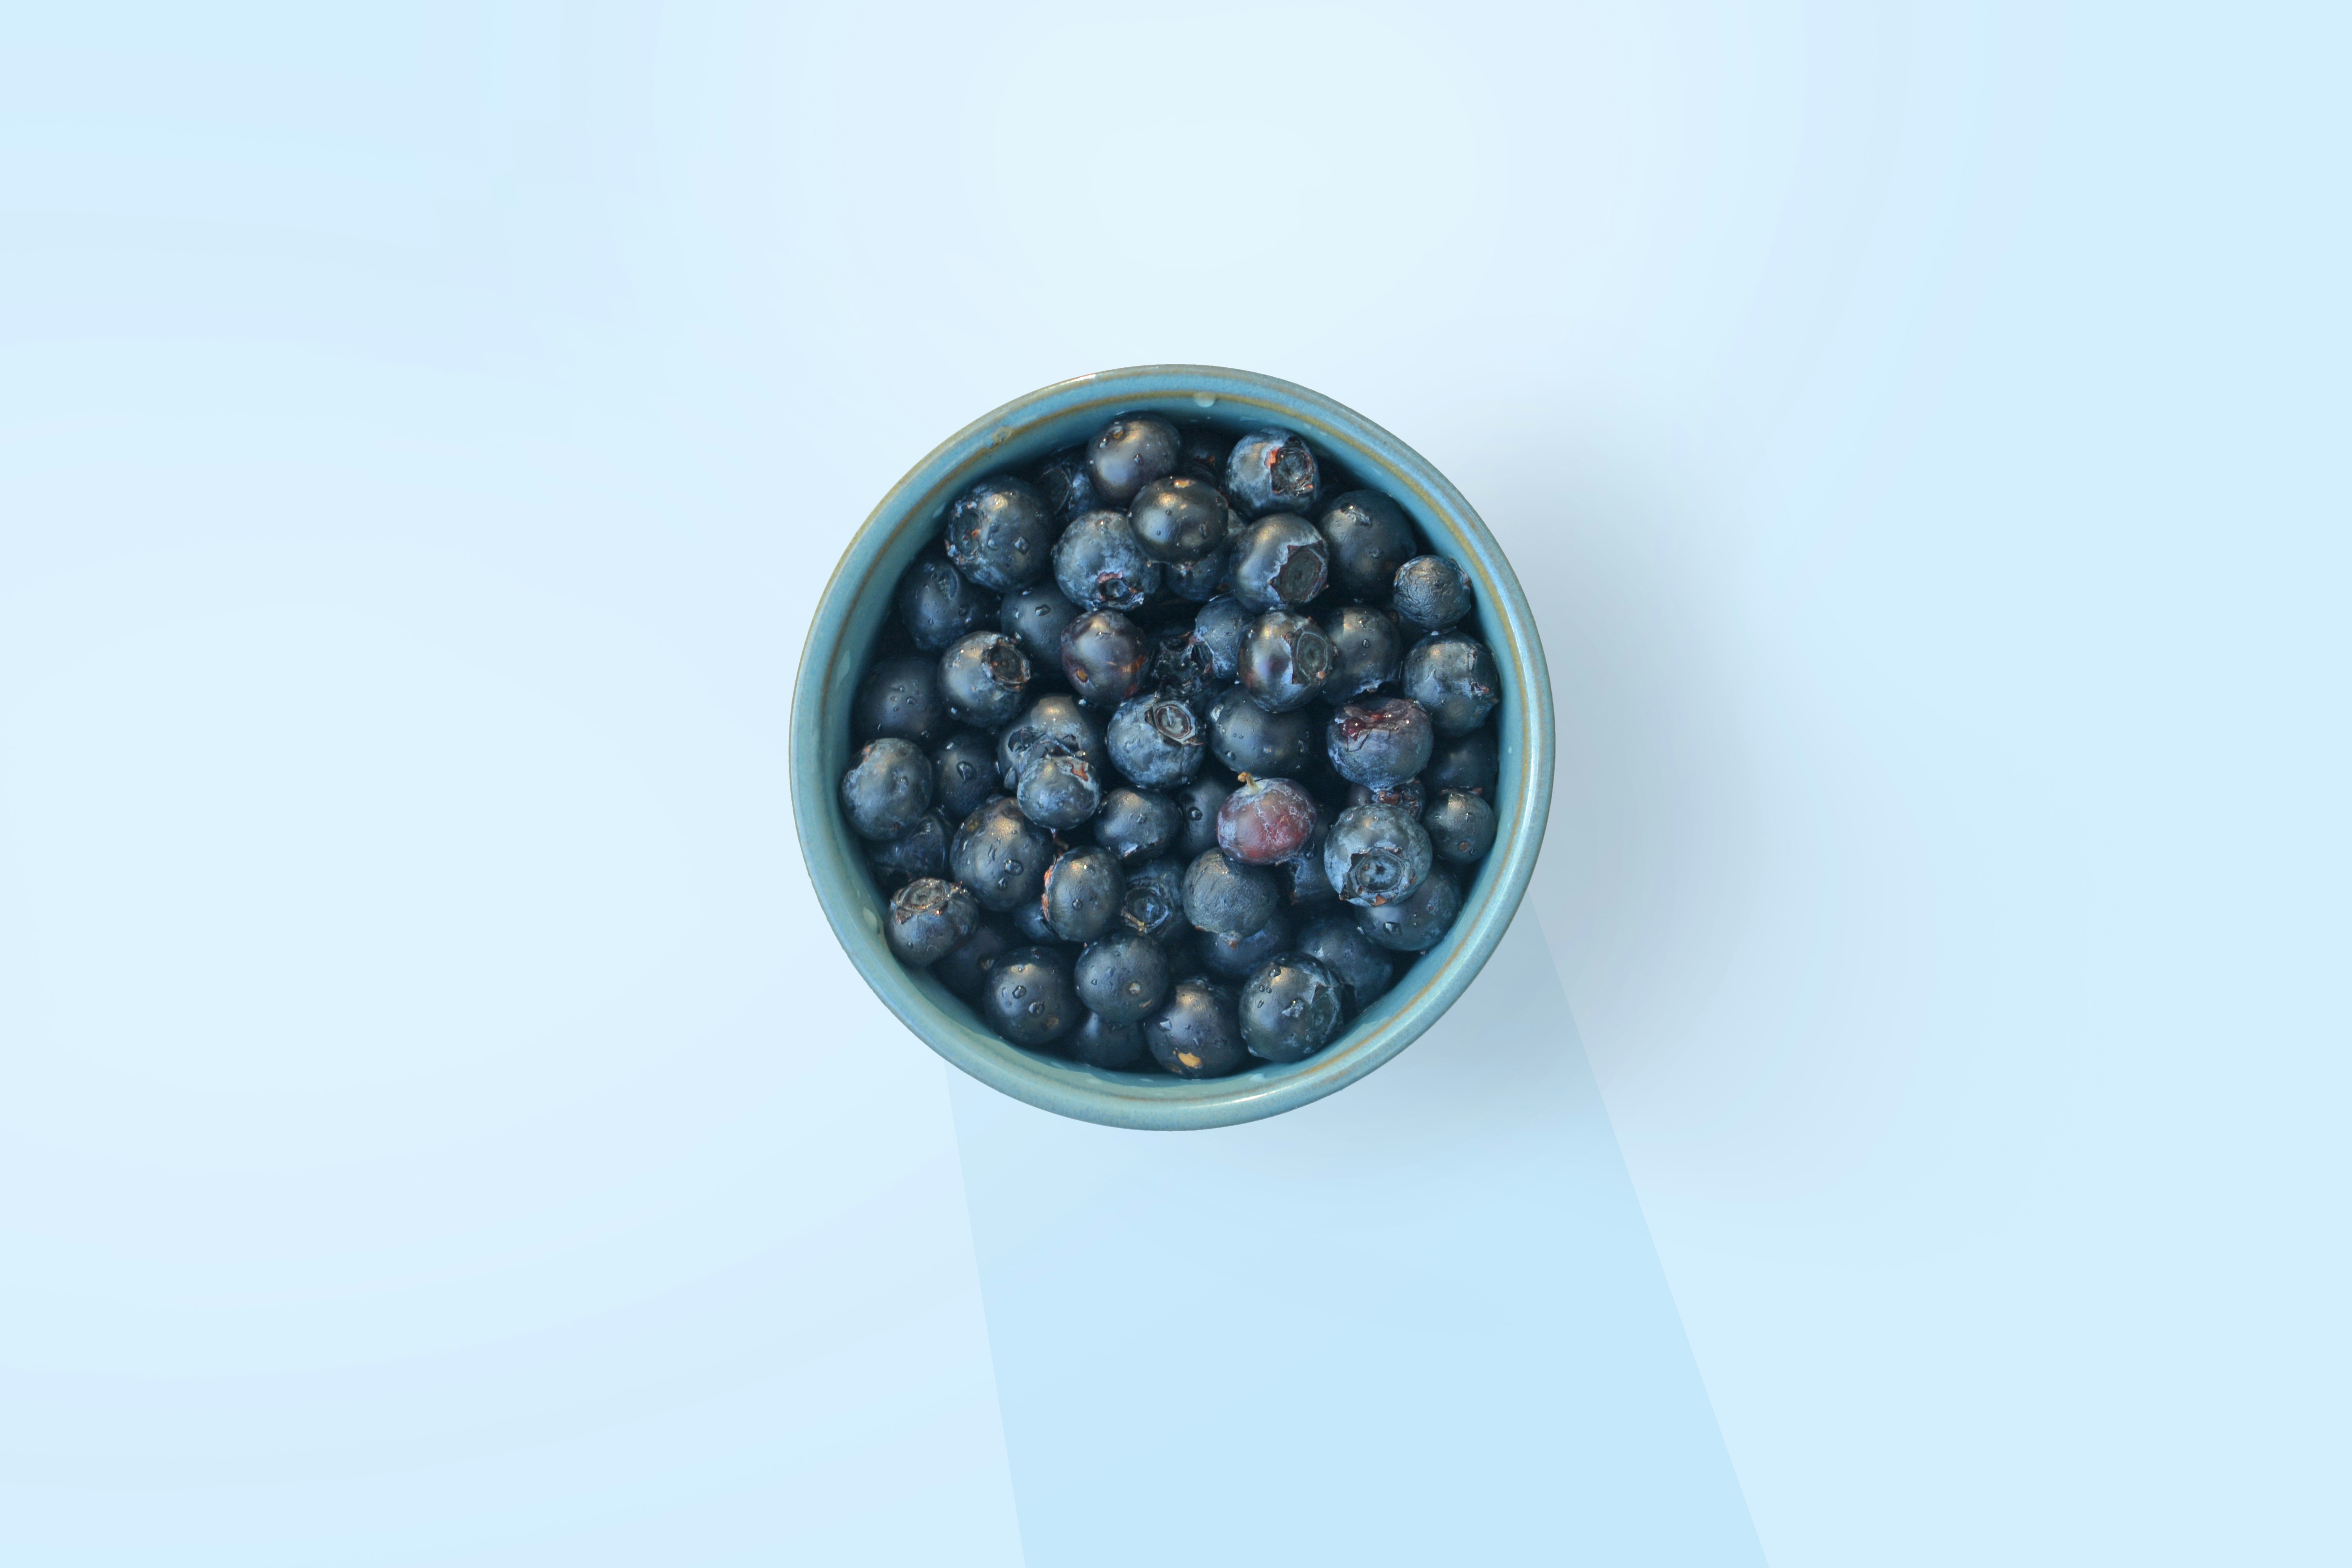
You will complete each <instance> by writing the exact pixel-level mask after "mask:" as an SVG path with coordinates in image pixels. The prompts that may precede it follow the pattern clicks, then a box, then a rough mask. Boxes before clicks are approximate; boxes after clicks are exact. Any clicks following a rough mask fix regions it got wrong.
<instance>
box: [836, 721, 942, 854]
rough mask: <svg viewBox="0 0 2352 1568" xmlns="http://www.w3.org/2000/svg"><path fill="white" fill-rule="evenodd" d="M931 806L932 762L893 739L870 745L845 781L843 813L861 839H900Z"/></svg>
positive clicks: (914, 748) (910, 744) (911, 744)
mask: <svg viewBox="0 0 2352 1568" xmlns="http://www.w3.org/2000/svg"><path fill="white" fill-rule="evenodd" d="M930 805H931V760H930V759H929V757H927V756H925V755H923V752H922V748H921V747H919V746H918V745H916V744H915V743H914V742H912V741H901V740H899V739H898V738H896V737H895V736H886V737H884V738H883V739H882V740H879V741H876V742H871V743H870V744H868V745H867V746H866V748H865V749H864V750H863V751H861V752H858V753H857V759H856V762H854V763H851V764H850V768H849V772H847V773H845V774H843V775H842V779H841V809H842V812H843V814H844V815H845V816H847V817H848V818H849V826H851V827H852V828H854V829H856V833H857V836H858V837H860V838H873V839H890V838H896V837H898V836H899V835H900V834H903V833H905V832H906V831H907V830H908V828H910V827H912V826H915V823H916V820H917V819H918V818H919V817H920V816H922V815H923V813H924V812H926V811H928V810H929V809H930Z"/></svg>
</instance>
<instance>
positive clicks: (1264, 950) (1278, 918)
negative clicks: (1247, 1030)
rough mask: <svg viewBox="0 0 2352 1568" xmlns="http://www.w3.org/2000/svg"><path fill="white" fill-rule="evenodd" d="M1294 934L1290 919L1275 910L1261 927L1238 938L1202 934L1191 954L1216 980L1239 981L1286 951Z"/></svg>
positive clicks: (1245, 932)
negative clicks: (1277, 954) (1193, 954)
mask: <svg viewBox="0 0 2352 1568" xmlns="http://www.w3.org/2000/svg"><path fill="white" fill-rule="evenodd" d="M1296 934H1297V933H1296V932H1295V931H1293V929H1292V927H1291V923H1290V917H1289V916H1288V915H1286V914H1284V913H1283V912H1282V911H1281V910H1275V911H1274V913H1273V915H1272V916H1270V917H1269V918H1268V919H1267V921H1266V922H1265V924H1264V925H1262V926H1260V927H1258V928H1257V930H1255V931H1244V933H1243V934H1241V935H1240V936H1215V935H1212V934H1209V933H1207V932H1202V934H1201V935H1200V936H1199V937H1198V938H1197V939H1196V940H1195V942H1194V944H1193V952H1194V953H1195V954H1196V955H1197V956H1198V957H1199V959H1200V962H1201V967H1202V968H1203V969H1205V970H1207V971H1208V972H1209V973H1212V974H1213V975H1215V976H1216V977H1217V978H1219V979H1220V980H1232V981H1242V980H1246V979H1248V978H1249V977H1250V973H1251V971H1253V970H1255V969H1256V968H1257V966H1258V965H1259V964H1261V963H1265V961H1266V960H1267V959H1269V958H1272V957H1273V956H1274V955H1275V954H1276V953H1278V952H1287V951H1288V950H1289V947H1290V943H1291V939H1292V938H1293V937H1294V936H1295V935H1296Z"/></svg>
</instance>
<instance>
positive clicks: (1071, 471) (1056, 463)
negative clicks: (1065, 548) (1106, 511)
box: [1036, 447, 1103, 525]
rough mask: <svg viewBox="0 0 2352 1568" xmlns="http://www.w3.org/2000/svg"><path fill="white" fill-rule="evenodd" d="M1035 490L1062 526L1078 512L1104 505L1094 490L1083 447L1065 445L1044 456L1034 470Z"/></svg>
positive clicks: (1092, 474) (1046, 509) (1051, 515)
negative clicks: (1039, 465)
mask: <svg viewBox="0 0 2352 1568" xmlns="http://www.w3.org/2000/svg"><path fill="white" fill-rule="evenodd" d="M1036 490H1037V494H1038V496H1039V497H1040V498H1041V499H1042V500H1044V501H1045V512H1046V515H1047V516H1049V517H1051V518H1052V519H1053V520H1054V521H1055V522H1057V523H1062V524H1065V525H1066V524H1067V523H1068V522H1069V521H1070V519H1072V518H1074V517H1076V516H1077V515H1078V514H1079V513H1080V512H1085V511H1092V510H1095V509H1096V508H1097V507H1099V506H1100V505H1102V504H1103V503H1102V501H1101V500H1099V499H1098V494H1097V491H1096V489H1095V470H1094V466H1093V465H1092V464H1090V463H1088V462H1087V449H1086V448H1085V447H1066V448H1065V449H1064V450H1062V451H1059V452H1056V453H1055V454H1054V455H1053V456H1052V457H1050V458H1046V459H1045V465H1044V466H1043V467H1041V468H1039V469H1038V470H1037V484H1036Z"/></svg>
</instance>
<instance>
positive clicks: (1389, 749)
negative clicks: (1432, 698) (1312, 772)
mask: <svg viewBox="0 0 2352 1568" xmlns="http://www.w3.org/2000/svg"><path fill="white" fill-rule="evenodd" d="M1324 742H1325V746H1326V749H1327V750H1328V752H1329V755H1330V758H1331V765H1332V767H1334V768H1336V769H1338V770H1339V776H1340V777H1341V778H1343V779H1346V780H1347V781H1348V782H1349V784H1362V785H1363V786H1364V787H1365V788H1367V789H1376V790H1380V789H1394V788H1395V787H1396V786H1397V785H1399V784H1402V783H1404V781H1405V780H1407V779H1409V778H1411V777H1412V776H1413V775H1414V774H1415V773H1419V772H1421V770H1422V769H1423V768H1424V767H1426V766H1428V765H1429V754H1430V752H1431V751H1432V750H1433V748H1434V747H1435V746H1436V744H1437V730H1436V726H1434V725H1433V724H1432V723H1431V722H1430V717H1429V715H1428V714H1427V713H1426V712H1424V711H1423V710H1422V707H1421V705H1420V704H1419V703H1417V702H1413V701H1412V700H1408V699H1406V698H1402V697H1377V698H1374V699H1372V700H1370V701H1366V702H1350V703H1349V704H1348V705H1347V706H1345V707H1343V708H1341V709H1340V710H1339V711H1338V712H1336V713H1334V714H1333V715H1331V722H1330V724H1329V726H1328V728H1327V729H1326V730H1325V731H1324Z"/></svg>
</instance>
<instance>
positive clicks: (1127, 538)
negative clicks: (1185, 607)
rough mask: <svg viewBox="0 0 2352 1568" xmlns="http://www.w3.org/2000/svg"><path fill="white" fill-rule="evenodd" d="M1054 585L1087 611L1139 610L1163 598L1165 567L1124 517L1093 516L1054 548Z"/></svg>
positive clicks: (1116, 514)
mask: <svg viewBox="0 0 2352 1568" xmlns="http://www.w3.org/2000/svg"><path fill="white" fill-rule="evenodd" d="M1054 585H1055V587H1057V588H1059V589H1061V590H1062V596H1063V597H1064V598H1066V599H1067V600H1069V601H1070V603H1072V604H1073V605H1077V606H1078V608H1080V609H1082V610H1133V609H1138V608H1140V607H1141V605H1142V604H1143V602H1144V601H1145V600H1146V599H1149V598H1150V597H1151V596H1152V595H1154V594H1157V593H1158V592H1160V563H1158V562H1157V561H1154V560H1152V559H1151V557H1150V556H1149V555H1146V554H1145V553H1144V552H1143V546H1142V544H1141V543H1140V542H1139V541H1138V540H1137V539H1136V537H1135V531H1134V530H1133V529H1132V528H1130V527H1129V525H1128V521H1127V514H1126V513H1125V512H1123V511H1090V512H1087V513H1085V514H1084V515H1082V516H1081V517H1079V518H1078V520H1077V521H1076V522H1073V523H1071V524H1070V527H1069V531H1067V532H1066V533H1064V534H1063V535H1062V538H1061V542H1059V543H1057V544H1055V546H1054Z"/></svg>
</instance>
